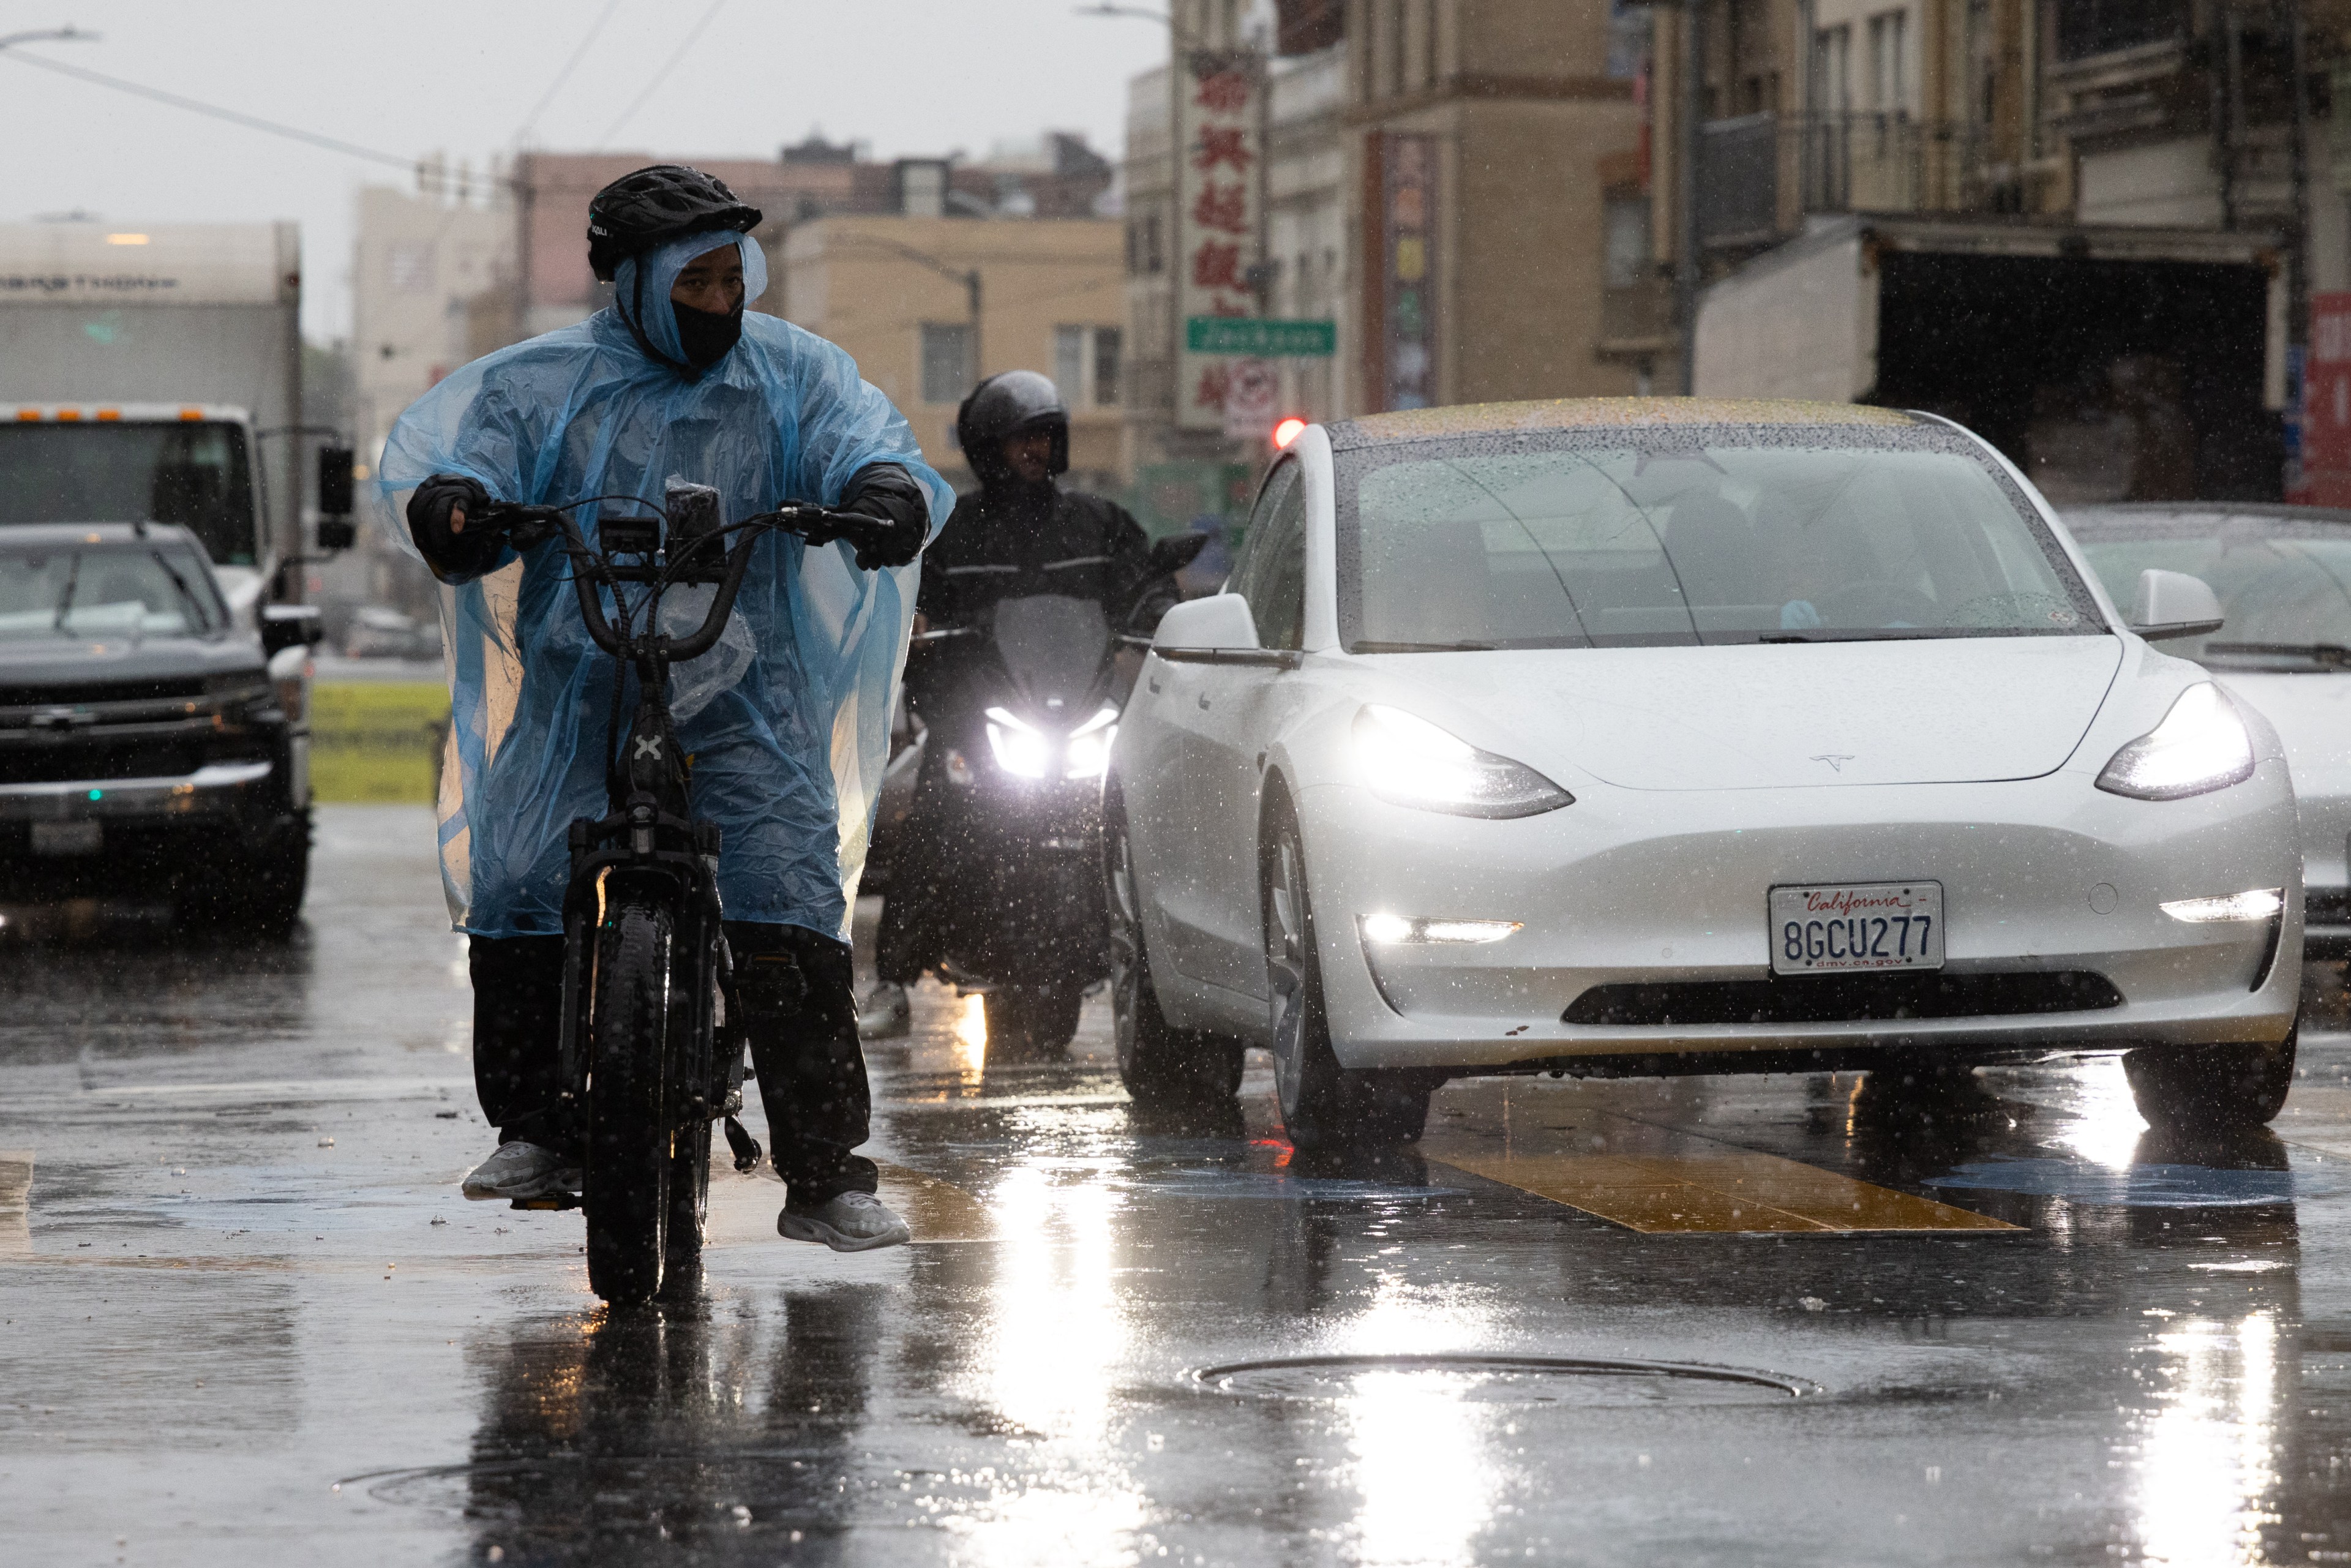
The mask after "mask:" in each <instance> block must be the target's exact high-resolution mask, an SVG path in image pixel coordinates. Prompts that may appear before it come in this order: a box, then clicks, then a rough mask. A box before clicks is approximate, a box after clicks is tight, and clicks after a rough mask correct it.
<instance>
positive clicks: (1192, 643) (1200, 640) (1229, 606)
mask: <svg viewBox="0 0 2351 1568" xmlns="http://www.w3.org/2000/svg"><path fill="white" fill-rule="evenodd" d="M1200 537H1201V538H1206V537H1207V536H1206V535H1201V536H1200ZM1257 645H1258V641H1257V621H1256V618H1255V617H1253V616H1251V615H1250V614H1249V601H1248V600H1246V599H1243V598H1242V597H1241V596H1240V595H1239V594H1238V593H1212V594H1210V595H1208V596H1207V598H1206V599H1194V600H1189V601H1186V602H1184V603H1182V604H1178V605H1175V606H1173V607H1171V608H1170V609H1169V610H1168V612H1167V613H1166V614H1165V615H1163V616H1161V617H1160V618H1159V632H1158V634H1157V635H1156V636H1155V637H1153V638H1152V640H1151V650H1152V652H1153V653H1163V654H1171V655H1172V654H1178V653H1205V652H1206V651H1207V650H1208V649H1211V648H1254V647H1256V646H1257Z"/></svg>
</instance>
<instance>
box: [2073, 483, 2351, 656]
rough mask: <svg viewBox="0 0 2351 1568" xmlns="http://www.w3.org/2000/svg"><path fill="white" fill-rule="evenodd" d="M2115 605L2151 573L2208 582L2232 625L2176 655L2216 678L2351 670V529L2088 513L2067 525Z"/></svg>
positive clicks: (2171, 649) (2258, 517) (2244, 515)
mask: <svg viewBox="0 0 2351 1568" xmlns="http://www.w3.org/2000/svg"><path fill="white" fill-rule="evenodd" d="M2065 526H2066V527H2067V528H2070V529H2072V530H2073V533H2074V540H2075V542H2076V543H2078V544H2079V545H2081V547H2082V553H2083V554H2084V555H2085V556H2087V557H2089V559H2090V570H2093V571H2095V572H2096V573H2097V574H2098V577H2099V579H2100V580H2102V581H2103V582H2105V585H2106V592H2107V594H2108V595H2109V596H2110V597H2112V598H2113V600H2114V601H2115V602H2116V604H2120V605H2124V606H2128V605H2129V604H2130V602H2131V601H2132V600H2133V599H2134V598H2136V597H2137V592H2138V574H2139V573H2140V572H2142V571H2145V570H2147V569H2148V568H2149V567H2158V568H2161V569H2162V570H2166V571H2184V572H2187V573H2189V575H2190V576H2194V577H2200V578H2202V579H2203V580H2205V581H2206V582H2209V583H2210V584H2211V585H2212V591H2213V592H2215V593H2217V594H2219V595H2220V613H2221V614H2222V615H2223V616H2225V617H2226V618H2227V624H2226V625H2224V626H2222V627H2221V628H2220V632H2217V633H2216V634H2214V635H2212V636H2210V637H2197V638H2186V637H2183V638H2180V639H2179V640H2178V641H2176V642H2171V643H2165V644H2164V650H2165V652H2167V653H2178V654H2179V656H2180V657H2181V658H2183V659H2195V660H2197V661H2199V662H2200V663H2202V664H2206V665H2209V666H2210V667H2211V668H2213V669H2216V670H2281V671H2297V670H2299V671H2308V672H2324V671H2330V670H2345V669H2351V522H2344V521H2327V520H2324V519H2323V518H2321V517H2312V516H2310V515H2308V514H2304V515H2302V516H2296V515H2294V514H2293V513H2291V512H2263V511H2246V512H2197V511H2187V510H2182V509H2180V508H2177V507H2085V509H2083V510H2082V511H2079V512H2072V513H2068V514H2067V515H2066V518H2065Z"/></svg>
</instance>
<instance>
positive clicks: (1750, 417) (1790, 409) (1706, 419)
mask: <svg viewBox="0 0 2351 1568" xmlns="http://www.w3.org/2000/svg"><path fill="white" fill-rule="evenodd" d="M1917 423H1920V421H1919V418H1918V416H1917V415H1916V414H1913V413H1905V412H1903V411H1902V410H1900V409H1893V408H1875V407H1871V406H1869V405H1866V404H1863V403H1850V402H1800V401H1798V400H1796V399H1793V398H1687V397H1569V398H1549V399H1544V400H1541V401H1539V402H1482V403H1464V404H1460V405H1458V406H1454V407H1450V408H1419V409H1409V410H1406V411H1404V412H1402V413H1373V414H1365V415H1364V416H1363V417H1362V418H1360V419H1347V420H1339V421H1336V422H1334V423H1332V424H1331V425H1330V426H1329V429H1330V433H1331V445H1332V448H1333V449H1334V450H1337V451H1345V450H1348V449H1350V448H1353V447H1359V446H1374V445H1378V444H1383V443H1386V442H1391V441H1430V440H1441V439H1443V438H1444V437H1446V436H1448V435H1495V434H1507V433H1509V432H1512V431H1522V430H1523V431H1537V430H1609V429H1623V428H1632V427H1638V426H1656V425H1696V424H1704V425H1726V424H1728V425H1754V426H1771V425H1778V426H1802V425H1823V424H1829V425H1876V426H1880V427H1885V426H1904V425H1914V424H1917Z"/></svg>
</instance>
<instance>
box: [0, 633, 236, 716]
mask: <svg viewBox="0 0 2351 1568" xmlns="http://www.w3.org/2000/svg"><path fill="white" fill-rule="evenodd" d="M247 673H249V674H251V675H252V676H253V678H254V679H255V680H256V681H258V680H262V679H265V678H266V670H265V669H264V668H263V667H262V662H261V646H260V643H259V642H258V641H257V640H256V639H255V638H253V637H252V636H250V635H247V636H235V635H231V636H227V637H221V638H216V639H205V638H198V637H148V638H143V639H140V638H128V637H124V638H112V639H109V640H106V641H103V642H99V641H85V640H82V639H79V638H64V637H38V638H34V637H27V638H25V639H23V640H21V641H10V642H0V691H9V692H18V693H22V694H24V695H25V700H28V701H31V700H38V695H39V694H41V693H44V692H47V691H52V690H54V691H56V692H57V693H59V694H60V696H59V699H58V700H65V698H66V697H68V696H70V695H73V694H74V693H75V692H76V691H77V690H78V688H81V687H86V686H89V687H104V688H106V689H108V690H109V691H112V690H115V689H116V688H129V687H133V686H139V685H149V684H152V685H157V686H159V687H173V688H176V687H177V686H180V685H186V684H187V683H190V682H198V683H201V682H202V681H203V680H204V679H205V678H207V677H217V676H222V675H230V674H247ZM196 689H201V688H200V687H198V688H196Z"/></svg>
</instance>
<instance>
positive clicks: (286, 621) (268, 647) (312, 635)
mask: <svg viewBox="0 0 2351 1568" xmlns="http://www.w3.org/2000/svg"><path fill="white" fill-rule="evenodd" d="M326 635H327V627H326V623H325V622H323V621H321V620H320V619H319V607H318V606H317V605H315V604H266V605H264V606H262V610H261V651H262V652H263V653H265V654H267V655H269V656H270V657H272V658H275V657H276V656H277V655H278V654H279V653H284V652H285V651H286V650H287V649H288V648H315V647H317V646H318V645H319V643H320V642H321V641H323V640H324V639H325V637H326Z"/></svg>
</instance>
